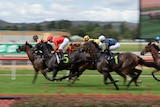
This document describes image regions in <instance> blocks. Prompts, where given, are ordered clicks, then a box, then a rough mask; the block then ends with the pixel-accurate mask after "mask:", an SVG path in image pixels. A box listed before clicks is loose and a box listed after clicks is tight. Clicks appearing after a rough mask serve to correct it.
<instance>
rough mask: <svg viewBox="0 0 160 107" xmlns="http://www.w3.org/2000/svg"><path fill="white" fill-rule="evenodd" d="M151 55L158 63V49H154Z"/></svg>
mask: <svg viewBox="0 0 160 107" xmlns="http://www.w3.org/2000/svg"><path fill="white" fill-rule="evenodd" d="M151 55H152V57H153V59H154V61H156V60H157V59H158V57H159V53H158V51H157V50H156V49H152V50H151Z"/></svg>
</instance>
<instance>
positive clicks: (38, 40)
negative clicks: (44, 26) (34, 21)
mask: <svg viewBox="0 0 160 107" xmlns="http://www.w3.org/2000/svg"><path fill="white" fill-rule="evenodd" d="M33 40H34V41H35V42H36V43H39V42H40V41H41V39H39V38H38V36H37V35H34V36H33Z"/></svg>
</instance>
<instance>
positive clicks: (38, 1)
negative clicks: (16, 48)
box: [0, 0, 139, 23]
mask: <svg viewBox="0 0 160 107" xmlns="http://www.w3.org/2000/svg"><path fill="white" fill-rule="evenodd" d="M0 20H4V21H7V22H11V23H39V22H43V21H56V20H70V21H105V22H106V21H107V22H108V21H127V22H132V23H138V22H139V0H0Z"/></svg>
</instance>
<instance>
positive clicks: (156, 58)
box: [141, 42, 160, 81]
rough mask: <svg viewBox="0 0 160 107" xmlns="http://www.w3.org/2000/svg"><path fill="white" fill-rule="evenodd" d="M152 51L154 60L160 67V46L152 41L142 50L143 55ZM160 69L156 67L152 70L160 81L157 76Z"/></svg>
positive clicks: (153, 74)
mask: <svg viewBox="0 0 160 107" xmlns="http://www.w3.org/2000/svg"><path fill="white" fill-rule="evenodd" d="M148 52H150V53H151V55H152V57H153V60H154V62H155V63H156V64H157V65H158V66H159V67H160V54H159V47H158V46H157V45H156V44H154V43H152V42H149V43H148V44H147V45H146V46H145V47H144V49H142V51H141V55H145V54H146V53H148ZM158 70H159V69H155V70H154V71H153V72H152V76H153V77H154V79H155V80H157V81H160V80H159V79H158V78H156V76H155V73H156V72H158Z"/></svg>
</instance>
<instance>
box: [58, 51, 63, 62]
mask: <svg viewBox="0 0 160 107" xmlns="http://www.w3.org/2000/svg"><path fill="white" fill-rule="evenodd" d="M59 51H60V61H63V60H64V56H63V51H62V50H59Z"/></svg>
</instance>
